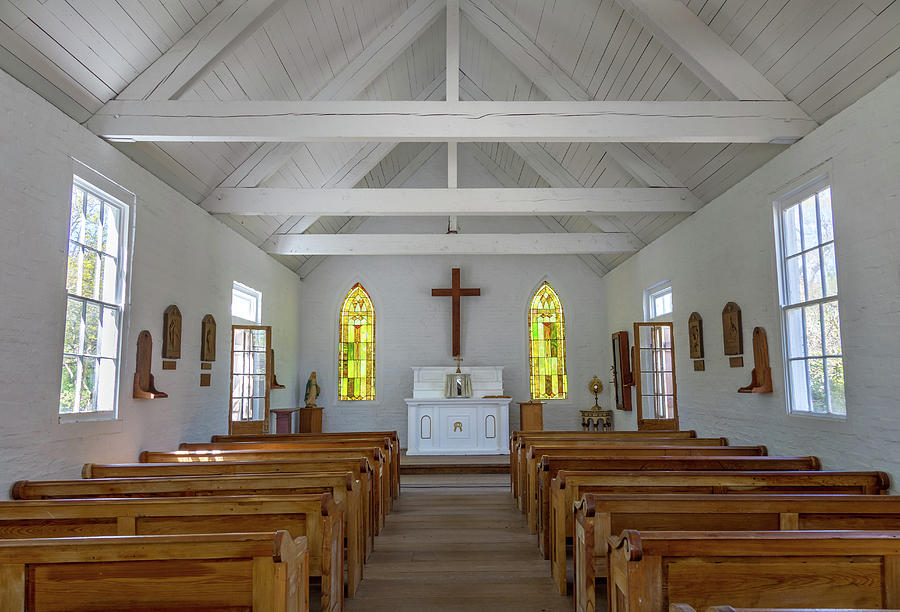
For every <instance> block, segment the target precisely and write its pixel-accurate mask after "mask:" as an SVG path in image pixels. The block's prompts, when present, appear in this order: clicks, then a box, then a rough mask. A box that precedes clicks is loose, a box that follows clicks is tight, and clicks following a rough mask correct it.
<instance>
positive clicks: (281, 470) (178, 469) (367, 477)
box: [81, 459, 376, 559]
mask: <svg viewBox="0 0 900 612" xmlns="http://www.w3.org/2000/svg"><path fill="white" fill-rule="evenodd" d="M344 471H348V472H350V473H352V474H353V477H354V479H356V480H358V481H359V483H360V487H359V497H360V501H361V504H362V512H361V517H360V520H359V521H358V522H359V523H361V525H360V526H359V529H358V531H359V530H361V533H360V535H359V536H356V537H358V538H361V541H362V542H364V546H365V551H364V556H363V558H364V559H367V558H368V556H369V555H370V554H371V553H372V550H373V548H374V543H375V522H374V521H375V512H376V509H375V498H374V491H373V489H372V487H373V482H372V466H371V465H370V464H369V461H368V460H367V459H359V460H355V459H331V460H328V459H326V460H322V461H212V462H194V463H115V464H99V463H85V464H84V466H83V467H82V469H81V477H82V478H146V477H150V476H203V475H219V476H225V475H229V474H290V473H305V472H344ZM352 522H353V516H352V509H351V511H348V512H347V523H348V526H347V529H346V533H347V538H348V545H350V540H352V539H353V538H354V535H353V534H352V533H351V532H350V529H351V523H352Z"/></svg>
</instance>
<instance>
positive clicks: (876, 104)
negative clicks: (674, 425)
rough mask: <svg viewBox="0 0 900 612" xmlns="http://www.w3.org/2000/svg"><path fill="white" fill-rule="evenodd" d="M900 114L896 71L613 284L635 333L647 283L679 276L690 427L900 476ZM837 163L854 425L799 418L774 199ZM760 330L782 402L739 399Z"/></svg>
mask: <svg viewBox="0 0 900 612" xmlns="http://www.w3.org/2000/svg"><path fill="white" fill-rule="evenodd" d="M898 107H900V76H894V77H893V78H891V79H890V80H889V81H888V82H886V83H885V84H883V85H882V86H881V87H880V88H878V89H877V90H875V91H874V92H872V93H871V94H869V95H868V96H866V97H865V98H863V99H862V100H860V101H859V102H858V103H857V104H855V105H854V106H852V107H850V108H849V109H847V110H846V111H844V112H843V113H841V114H840V115H838V116H837V117H835V118H834V119H832V120H831V121H829V122H828V123H826V124H825V125H824V126H822V127H821V128H819V129H818V130H816V131H815V132H814V133H812V134H810V135H809V136H807V137H806V138H805V139H804V140H803V141H801V142H799V143H798V144H796V145H794V146H792V147H791V148H789V149H788V150H787V151H785V152H784V153H782V154H781V155H780V156H778V157H777V158H775V159H774V160H772V161H771V162H770V163H768V164H766V165H765V166H764V167H763V168H761V169H760V170H758V171H757V172H755V173H754V174H752V175H751V176H750V177H748V178H747V179H746V180H744V181H742V182H741V183H740V184H738V185H737V186H735V187H734V188H733V189H731V190H729V191H728V192H727V193H725V194H724V195H722V196H721V197H719V198H718V199H716V200H715V201H714V202H712V203H710V204H709V205H707V206H706V207H704V208H703V209H702V210H701V211H700V212H698V213H697V214H695V215H693V216H692V217H691V218H690V219H688V220H687V221H685V222H684V223H682V224H680V225H679V226H677V227H676V228H675V229H673V230H672V231H670V232H669V233H667V234H666V235H664V236H663V237H661V238H660V239H659V240H657V241H655V242H654V243H653V244H651V245H649V246H648V247H646V248H645V249H644V250H642V251H641V252H640V253H639V254H638V255H637V256H635V257H633V258H631V259H630V260H628V261H627V262H626V263H625V264H624V265H622V266H620V267H619V268H617V269H616V270H615V271H613V272H612V273H611V274H609V275H607V277H606V278H605V279H604V284H605V292H604V295H605V296H606V303H607V309H608V320H609V330H610V331H615V330H619V329H628V330H629V331H630V330H631V323H632V322H633V321H635V320H640V319H641V317H642V309H641V293H642V290H643V289H644V288H646V287H649V286H651V285H653V284H654V283H656V282H659V281H661V280H667V279H670V280H672V281H673V285H674V298H675V313H674V321H675V325H676V327H675V336H676V341H677V349H676V351H677V355H676V359H677V362H676V368H677V371H678V393H679V413H680V416H681V425H682V427H683V428H696V429H697V430H699V432H700V434H701V435H716V436H718V435H724V436H728V437H729V438H730V439H731V440H732V441H733V442H734V443H739V442H752V443H762V444H767V445H768V446H769V449H770V452H771V453H772V454H794V455H802V454H812V455H818V456H819V457H821V458H822V461H823V465H824V466H825V467H826V468H832V469H835V468H840V469H873V468H877V469H885V470H887V471H889V472H893V474H894V475H895V476H896V477H900V444H898V439H900V418H898V408H900V401H898V383H897V381H898V371H900V349H898V342H900V316H898V315H900V306H898V304H900V121H898V118H897V109H898ZM829 160H830V161H831V164H832V170H833V198H834V216H835V232H836V239H837V264H838V283H839V289H840V299H841V302H840V306H841V318H842V326H843V346H844V356H845V377H846V395H847V412H848V418H847V420H846V421H833V420H825V419H821V418H815V417H802V416H788V415H787V414H786V408H785V397H784V374H783V364H782V351H781V323H780V315H779V309H778V299H777V293H776V275H775V263H774V261H775V260H774V254H773V248H774V247H773V244H774V242H773V241H774V230H773V213H772V201H773V199H774V198H775V197H776V196H777V195H778V192H779V191H780V190H781V189H782V188H783V186H785V185H787V184H788V183H790V182H791V181H793V180H794V179H796V178H798V177H801V176H803V175H804V174H805V173H807V172H808V171H810V170H811V169H814V168H816V167H817V166H820V165H821V164H823V163H826V162H828V161H829ZM728 301H735V302H737V303H738V304H739V305H740V306H741V308H742V309H743V323H744V343H745V351H746V354H745V356H744V363H745V367H744V368H738V369H731V368H729V367H728V360H727V359H726V358H725V357H724V355H723V347H722V326H721V312H722V308H723V307H724V306H725V303H726V302H728ZM695 310H696V311H698V312H699V313H700V314H701V315H702V316H703V320H704V332H705V347H706V355H707V359H706V372H694V371H693V370H692V368H691V362H690V359H689V356H688V338H687V319H688V316H689V315H690V313H691V312H692V311H695ZM755 326H762V327H763V328H765V330H766V332H767V334H768V338H769V354H770V357H771V365H772V374H773V378H774V382H775V393H773V394H771V395H739V394H738V393H737V389H738V387H741V386H744V385H747V384H748V383H749V380H750V370H751V368H752V367H753V352H752V348H751V347H752V344H751V332H752V330H753V328H754V327H755ZM629 335H630V334H629ZM632 341H633V338H632ZM619 414H621V413H619ZM619 422H620V424H623V425H624V423H625V420H624V419H620V420H619ZM630 427H631V428H633V427H634V419H633V414H632V418H631V419H630Z"/></svg>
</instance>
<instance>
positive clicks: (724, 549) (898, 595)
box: [607, 530, 900, 612]
mask: <svg viewBox="0 0 900 612" xmlns="http://www.w3.org/2000/svg"><path fill="white" fill-rule="evenodd" d="M607 544H608V546H609V582H608V589H607V590H608V602H609V612H666V611H667V610H668V609H669V605H670V604H671V603H686V604H688V605H690V606H693V607H694V608H697V609H704V608H706V607H708V606H716V605H722V604H723V603H727V604H728V605H733V606H734V605H736V606H744V607H758V608H760V607H761V608H765V607H772V606H778V607H785V606H787V607H809V606H818V607H826V608H829V607H830V608H842V607H843V608H846V607H851V608H873V609H884V608H891V607H897V605H898V604H900V580H898V578H897V577H898V572H900V531H881V532H878V531H755V532H746V531H742V532H738V531H698V532H677V531H634V530H626V531H623V532H622V534H621V535H620V536H616V537H611V538H609V539H608V540H607Z"/></svg>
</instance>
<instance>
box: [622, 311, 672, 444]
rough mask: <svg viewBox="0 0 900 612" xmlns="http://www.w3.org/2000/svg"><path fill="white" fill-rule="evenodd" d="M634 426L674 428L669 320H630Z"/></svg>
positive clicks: (653, 428) (658, 428) (645, 428)
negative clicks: (631, 328)
mask: <svg viewBox="0 0 900 612" xmlns="http://www.w3.org/2000/svg"><path fill="white" fill-rule="evenodd" d="M634 352H635V354H634V358H633V360H632V361H633V368H634V382H635V387H636V389H637V404H638V429H644V430H672V431H677V430H678V398H677V393H676V389H677V387H676V384H675V342H674V339H673V330H672V323H635V324H634Z"/></svg>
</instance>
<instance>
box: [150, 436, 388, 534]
mask: <svg viewBox="0 0 900 612" xmlns="http://www.w3.org/2000/svg"><path fill="white" fill-rule="evenodd" d="M326 459H327V460H331V459H350V460H354V461H359V460H360V459H367V460H368V461H369V463H370V464H371V465H372V467H373V470H374V476H375V477H374V479H373V483H374V487H373V490H374V492H375V500H376V508H375V535H378V534H379V533H381V528H382V527H384V517H385V514H386V513H387V512H388V509H389V507H390V503H389V502H390V484H389V481H388V480H386V478H388V476H387V473H388V472H387V471H386V466H385V461H384V453H382V452H381V450H380V449H377V448H371V447H369V448H352V449H346V448H345V449H342V450H334V449H312V448H304V449H292V450H286V451H279V450H259V449H258V450H239V451H228V450H223V451H219V450H209V451H143V452H142V453H141V454H140V456H139V461H140V462H141V463H194V462H196V463H204V462H229V461H305V460H315V461H319V460H326Z"/></svg>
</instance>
